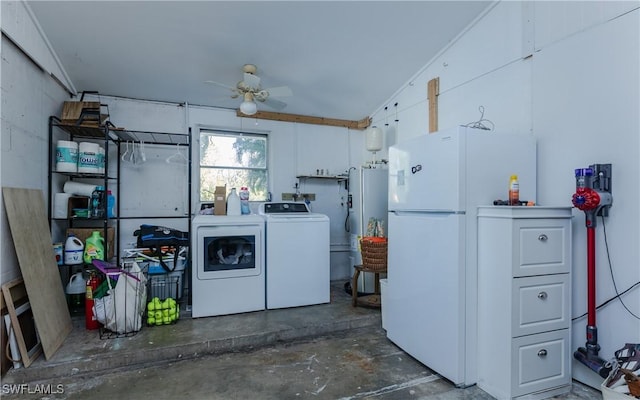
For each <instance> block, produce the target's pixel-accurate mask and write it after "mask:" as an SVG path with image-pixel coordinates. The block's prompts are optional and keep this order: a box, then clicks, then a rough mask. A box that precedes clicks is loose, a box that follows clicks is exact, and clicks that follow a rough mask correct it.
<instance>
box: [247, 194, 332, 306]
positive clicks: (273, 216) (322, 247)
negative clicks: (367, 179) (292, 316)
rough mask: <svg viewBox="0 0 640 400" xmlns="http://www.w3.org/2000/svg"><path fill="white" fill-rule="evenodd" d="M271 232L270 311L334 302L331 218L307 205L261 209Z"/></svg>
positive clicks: (268, 254) (268, 258)
mask: <svg viewBox="0 0 640 400" xmlns="http://www.w3.org/2000/svg"><path fill="white" fill-rule="evenodd" d="M258 213H259V214H260V215H262V216H264V218H265V221H266V232H267V244H266V247H267V251H266V271H267V308H268V309H274V308H285V307H298V306H307V305H311V304H322V303H328V302H329V301H330V245H329V217H327V216H326V215H323V214H318V213H312V212H310V211H309V208H308V207H307V205H306V204H304V203H300V202H293V203H264V204H261V205H260V208H259V212H258Z"/></svg>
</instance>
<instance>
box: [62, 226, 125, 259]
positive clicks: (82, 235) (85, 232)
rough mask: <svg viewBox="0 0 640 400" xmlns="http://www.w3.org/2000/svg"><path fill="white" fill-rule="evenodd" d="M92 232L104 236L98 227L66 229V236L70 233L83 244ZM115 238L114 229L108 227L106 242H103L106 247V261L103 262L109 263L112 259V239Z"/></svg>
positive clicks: (102, 230) (101, 229)
mask: <svg viewBox="0 0 640 400" xmlns="http://www.w3.org/2000/svg"><path fill="white" fill-rule="evenodd" d="M93 231H98V232H100V235H101V236H104V229H103V228H102V227H98V228H68V229H67V236H69V234H70V233H73V234H74V235H75V237H77V238H78V239H80V240H82V243H85V242H86V240H87V238H88V237H89V236H91V234H92V233H93ZM115 236H116V231H115V229H114V228H112V227H109V228H107V240H106V241H105V244H106V245H107V249H106V253H107V259H106V260H105V261H109V260H110V259H112V258H113V255H114V252H113V251H114V249H115V247H114V239H115Z"/></svg>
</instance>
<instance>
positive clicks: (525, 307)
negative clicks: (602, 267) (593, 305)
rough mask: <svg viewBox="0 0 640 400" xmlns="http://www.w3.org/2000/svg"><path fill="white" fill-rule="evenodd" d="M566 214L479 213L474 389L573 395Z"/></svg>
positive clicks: (565, 210)
mask: <svg viewBox="0 0 640 400" xmlns="http://www.w3.org/2000/svg"><path fill="white" fill-rule="evenodd" d="M570 271H571V207H538V206H536V207H503V206H496V207H491V206H487V207H479V208H478V386H479V387H480V388H481V389H483V390H484V391H486V392H487V393H489V394H490V395H492V396H494V397H496V398H498V399H515V398H527V399H544V398H548V397H552V396H555V395H558V394H561V393H566V392H569V390H570V389H571V349H570V346H571V274H570Z"/></svg>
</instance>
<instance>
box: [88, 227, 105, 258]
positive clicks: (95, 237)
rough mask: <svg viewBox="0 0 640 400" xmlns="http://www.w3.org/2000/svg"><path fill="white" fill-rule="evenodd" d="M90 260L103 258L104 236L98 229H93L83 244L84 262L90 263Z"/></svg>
mask: <svg viewBox="0 0 640 400" xmlns="http://www.w3.org/2000/svg"><path fill="white" fill-rule="evenodd" d="M91 260H104V238H103V237H102V236H101V235H100V232H99V231H93V233H92V234H91V236H89V237H88V238H87V240H86V244H85V246H84V262H85V264H91Z"/></svg>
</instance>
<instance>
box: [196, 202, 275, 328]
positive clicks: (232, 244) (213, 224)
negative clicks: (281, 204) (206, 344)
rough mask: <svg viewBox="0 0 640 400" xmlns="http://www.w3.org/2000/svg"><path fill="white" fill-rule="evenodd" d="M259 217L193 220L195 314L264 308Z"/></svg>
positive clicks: (262, 240) (262, 234)
mask: <svg viewBox="0 0 640 400" xmlns="http://www.w3.org/2000/svg"><path fill="white" fill-rule="evenodd" d="M264 225H265V222H264V218H263V217H261V216H259V215H255V214H253V215H241V216H227V215H198V216H196V217H194V219H193V221H192V229H191V232H192V233H191V245H192V258H193V262H192V274H193V275H192V280H191V281H192V286H193V294H192V316H193V317H194V318H197V317H207V316H215V315H224V314H235V313H242V312H248V311H258V310H264V309H265V259H264V256H265V230H264Z"/></svg>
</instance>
